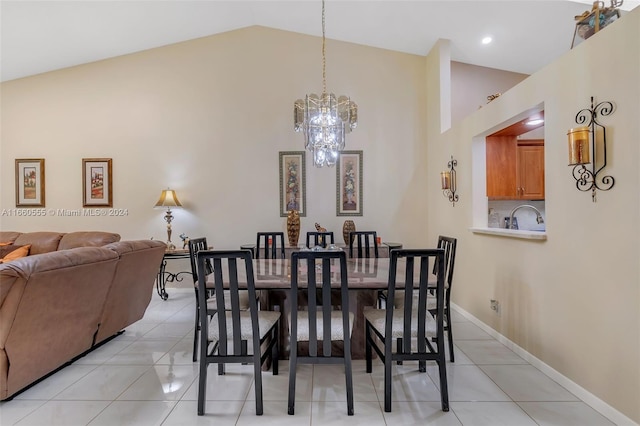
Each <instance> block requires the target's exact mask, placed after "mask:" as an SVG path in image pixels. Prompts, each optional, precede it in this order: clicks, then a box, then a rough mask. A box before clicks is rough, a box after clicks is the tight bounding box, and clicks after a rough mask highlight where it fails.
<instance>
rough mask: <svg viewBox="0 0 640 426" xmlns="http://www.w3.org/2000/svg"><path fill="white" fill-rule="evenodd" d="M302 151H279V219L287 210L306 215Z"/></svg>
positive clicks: (304, 172) (304, 171) (284, 215)
mask: <svg viewBox="0 0 640 426" xmlns="http://www.w3.org/2000/svg"><path fill="white" fill-rule="evenodd" d="M304 154H305V152H304V151H280V217H286V216H287V212H288V211H289V210H298V212H299V213H300V216H306V215H307V202H306V197H307V190H306V184H307V182H306V177H305V176H306V170H305V160H304V158H305V157H304Z"/></svg>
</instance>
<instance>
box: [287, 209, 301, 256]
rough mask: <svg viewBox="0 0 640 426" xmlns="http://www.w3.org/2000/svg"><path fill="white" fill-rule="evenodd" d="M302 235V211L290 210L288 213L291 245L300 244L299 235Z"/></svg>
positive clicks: (288, 233) (288, 234)
mask: <svg viewBox="0 0 640 426" xmlns="http://www.w3.org/2000/svg"><path fill="white" fill-rule="evenodd" d="M299 236H300V213H299V212H298V210H289V213H288V214H287V237H288V238H289V246H291V247H297V246H298V237H299Z"/></svg>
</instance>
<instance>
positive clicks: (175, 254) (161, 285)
mask: <svg viewBox="0 0 640 426" xmlns="http://www.w3.org/2000/svg"><path fill="white" fill-rule="evenodd" d="M188 258H189V250H183V249H176V250H167V251H165V252H164V257H163V258H162V262H161V263H160V269H159V270H158V278H157V279H156V290H157V292H158V296H160V298H161V299H162V300H167V299H168V298H169V294H168V293H167V291H166V285H167V283H172V282H181V281H182V280H183V279H184V277H181V276H180V275H182V274H190V275H191V271H180V272H176V273H173V272H169V271H167V270H166V267H167V261H169V260H175V259H188Z"/></svg>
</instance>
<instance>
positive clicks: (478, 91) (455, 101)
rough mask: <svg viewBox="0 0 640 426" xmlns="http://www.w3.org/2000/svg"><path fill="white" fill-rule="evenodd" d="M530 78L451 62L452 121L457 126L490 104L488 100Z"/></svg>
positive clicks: (525, 75)
mask: <svg viewBox="0 0 640 426" xmlns="http://www.w3.org/2000/svg"><path fill="white" fill-rule="evenodd" d="M527 77H528V75H527V74H520V73H515V72H509V71H503V70H497V69H494V68H486V67H479V66H477V65H471V64H465V63H462V62H454V61H452V62H451V121H452V122H453V123H454V124H456V123H459V122H460V121H461V120H462V119H463V118H465V117H466V116H467V115H469V114H471V113H472V112H474V111H476V110H477V109H478V108H482V107H483V106H485V105H486V104H487V96H489V95H495V94H496V93H504V92H506V91H507V90H509V89H511V88H512V87H513V86H515V85H516V84H518V83H520V82H521V81H522V80H524V79H525V78H527Z"/></svg>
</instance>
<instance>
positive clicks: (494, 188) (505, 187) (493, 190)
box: [486, 136, 517, 200]
mask: <svg viewBox="0 0 640 426" xmlns="http://www.w3.org/2000/svg"><path fill="white" fill-rule="evenodd" d="M516 148H517V140H516V137H515V136H488V137H487V138H486V167H487V197H489V199H494V200H500V199H502V200H513V199H515V198H517V194H516V186H517V185H516V157H517V155H516Z"/></svg>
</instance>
